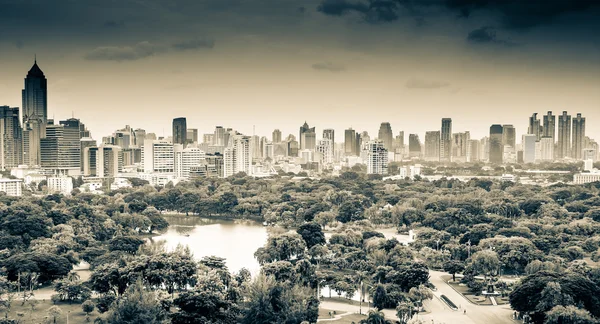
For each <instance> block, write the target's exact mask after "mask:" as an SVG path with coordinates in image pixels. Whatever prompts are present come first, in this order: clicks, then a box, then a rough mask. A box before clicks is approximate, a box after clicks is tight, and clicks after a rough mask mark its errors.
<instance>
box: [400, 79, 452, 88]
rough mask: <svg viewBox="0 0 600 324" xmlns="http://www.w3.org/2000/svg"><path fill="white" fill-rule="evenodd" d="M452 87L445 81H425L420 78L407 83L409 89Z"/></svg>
mask: <svg viewBox="0 0 600 324" xmlns="http://www.w3.org/2000/svg"><path fill="white" fill-rule="evenodd" d="M448 86H450V83H448V82H445V81H435V80H424V79H419V78H411V79H409V80H408V81H406V87H407V88H408V89H440V88H445V87H448Z"/></svg>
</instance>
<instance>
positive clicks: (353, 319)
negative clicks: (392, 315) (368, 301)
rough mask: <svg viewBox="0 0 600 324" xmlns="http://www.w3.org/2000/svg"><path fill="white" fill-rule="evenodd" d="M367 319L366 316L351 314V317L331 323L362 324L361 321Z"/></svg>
mask: <svg viewBox="0 0 600 324" xmlns="http://www.w3.org/2000/svg"><path fill="white" fill-rule="evenodd" d="M365 318H367V316H365V315H358V314H350V315H347V316H344V317H342V318H340V319H339V320H337V321H331V322H330V323H336V324H352V323H358V322H360V320H363V319H365Z"/></svg>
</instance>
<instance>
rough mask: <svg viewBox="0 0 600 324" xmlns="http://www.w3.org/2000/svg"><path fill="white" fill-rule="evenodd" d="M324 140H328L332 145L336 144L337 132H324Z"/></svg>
mask: <svg viewBox="0 0 600 324" xmlns="http://www.w3.org/2000/svg"><path fill="white" fill-rule="evenodd" d="M323 139H328V140H330V141H331V144H332V145H333V144H335V130H334V129H331V128H328V129H324V130H323Z"/></svg>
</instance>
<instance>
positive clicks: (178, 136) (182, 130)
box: [173, 117, 187, 144]
mask: <svg viewBox="0 0 600 324" xmlns="http://www.w3.org/2000/svg"><path fill="white" fill-rule="evenodd" d="M186 142H187V121H186V119H185V117H179V118H174V119H173V144H186Z"/></svg>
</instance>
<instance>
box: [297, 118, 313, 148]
mask: <svg viewBox="0 0 600 324" xmlns="http://www.w3.org/2000/svg"><path fill="white" fill-rule="evenodd" d="M316 144H317V136H316V133H315V128H314V127H309V126H308V124H307V123H306V121H305V122H304V125H302V126H300V149H301V150H314V149H315V146H316Z"/></svg>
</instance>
